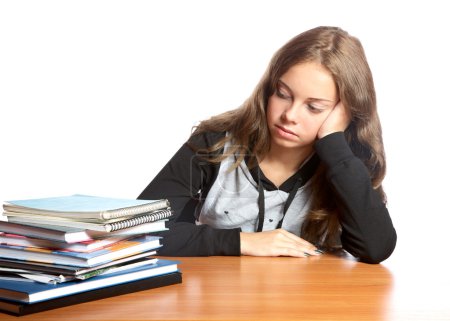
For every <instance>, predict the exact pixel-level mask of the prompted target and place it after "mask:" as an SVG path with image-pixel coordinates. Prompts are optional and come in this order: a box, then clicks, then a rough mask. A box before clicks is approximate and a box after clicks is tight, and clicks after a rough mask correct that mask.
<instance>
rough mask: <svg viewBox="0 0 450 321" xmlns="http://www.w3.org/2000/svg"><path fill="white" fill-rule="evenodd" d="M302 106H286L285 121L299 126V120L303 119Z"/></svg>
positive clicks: (294, 104)
mask: <svg viewBox="0 0 450 321" xmlns="http://www.w3.org/2000/svg"><path fill="white" fill-rule="evenodd" d="M301 107H302V106H301V104H298V103H292V104H289V105H288V106H286V108H285V110H284V112H283V115H282V116H283V120H284V121H286V122H288V123H293V124H297V123H298V122H299V119H300V117H301V110H302V108H301Z"/></svg>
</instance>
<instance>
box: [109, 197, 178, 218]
mask: <svg viewBox="0 0 450 321" xmlns="http://www.w3.org/2000/svg"><path fill="white" fill-rule="evenodd" d="M169 206H170V203H169V201H168V200H167V199H162V200H158V201H156V202H153V203H150V204H146V205H139V206H131V207H128V208H123V209H118V210H112V211H106V212H102V213H101V218H102V219H104V220H109V219H114V218H119V217H124V216H135V215H139V214H144V213H149V212H154V211H157V210H161V209H164V208H169Z"/></svg>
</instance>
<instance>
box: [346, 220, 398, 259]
mask: <svg viewBox="0 0 450 321" xmlns="http://www.w3.org/2000/svg"><path fill="white" fill-rule="evenodd" d="M396 244H397V234H396V232H395V229H393V230H392V233H391V235H390V236H389V237H384V238H383V239H378V240H377V241H376V242H371V243H366V244H364V245H362V246H356V247H355V246H350V245H348V246H344V248H345V249H346V250H347V251H348V252H349V253H350V254H351V255H353V256H354V257H356V258H357V259H358V260H359V261H360V262H364V263H368V264H379V263H381V262H383V261H384V260H386V259H387V258H389V257H390V256H391V254H392V253H393V252H394V249H395V246H396Z"/></svg>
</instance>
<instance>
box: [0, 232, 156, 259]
mask: <svg viewBox="0 0 450 321" xmlns="http://www.w3.org/2000/svg"><path fill="white" fill-rule="evenodd" d="M160 239H161V238H160V237H158V236H151V235H143V236H138V237H135V238H132V239H129V240H124V241H120V242H118V243H115V244H113V245H112V246H109V247H105V248H102V249H100V250H97V251H93V252H89V253H81V252H71V251H57V250H51V249H43V248H33V247H24V246H12V245H0V257H2V258H8V259H16V260H23V261H34V262H44V263H53V264H63V265H72V266H81V267H92V266H96V265H99V264H102V263H106V262H110V261H114V260H116V259H119V258H122V257H127V256H130V255H134V254H138V253H143V252H147V251H150V250H154V249H157V248H159V247H161V243H160Z"/></svg>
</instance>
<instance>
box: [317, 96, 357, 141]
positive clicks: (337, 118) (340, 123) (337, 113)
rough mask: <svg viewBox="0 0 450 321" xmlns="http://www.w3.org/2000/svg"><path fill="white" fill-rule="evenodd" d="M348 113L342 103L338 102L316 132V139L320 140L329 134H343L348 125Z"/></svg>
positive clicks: (349, 118)
mask: <svg viewBox="0 0 450 321" xmlns="http://www.w3.org/2000/svg"><path fill="white" fill-rule="evenodd" d="M350 120H351V117H350V113H349V111H348V109H347V108H345V107H344V105H343V104H342V102H338V103H337V104H336V106H334V108H333V110H332V111H331V112H330V114H329V115H328V117H327V118H326V119H325V121H324V122H323V124H322V126H321V127H320V128H319V131H318V132H317V138H319V139H321V138H323V137H325V136H327V135H329V134H332V133H336V132H343V131H344V130H345V129H346V128H347V127H348V125H350Z"/></svg>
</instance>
